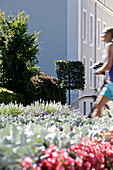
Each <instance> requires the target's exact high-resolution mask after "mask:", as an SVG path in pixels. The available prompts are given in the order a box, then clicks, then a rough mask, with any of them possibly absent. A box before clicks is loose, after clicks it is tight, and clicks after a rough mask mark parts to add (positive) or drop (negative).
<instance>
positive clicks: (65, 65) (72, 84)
mask: <svg viewBox="0 0 113 170" xmlns="http://www.w3.org/2000/svg"><path fill="white" fill-rule="evenodd" d="M55 67H56V73H57V77H58V79H59V83H60V84H61V85H62V86H63V87H64V88H66V89H67V90H69V89H71V90H76V89H79V90H84V84H85V79H84V75H85V73H84V65H83V64H82V62H80V61H65V60H58V61H55Z"/></svg>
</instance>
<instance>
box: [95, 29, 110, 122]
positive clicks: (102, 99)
mask: <svg viewBox="0 0 113 170" xmlns="http://www.w3.org/2000/svg"><path fill="white" fill-rule="evenodd" d="M101 40H102V41H104V42H105V43H106V47H105V54H104V55H103V58H102V59H103V65H102V66H101V67H100V68H98V69H97V70H96V71H95V73H96V74H102V72H105V75H106V78H107V84H106V85H105V86H104V87H103V88H102V90H101V91H100V93H99V96H98V97H97V99H96V101H95V104H94V109H93V113H92V118H93V119H94V118H95V117H96V116H98V117H101V110H102V107H103V106H105V104H106V103H107V102H108V101H109V100H113V27H107V28H104V29H103V31H102V34H101Z"/></svg>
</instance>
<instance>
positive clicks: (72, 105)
mask: <svg viewBox="0 0 113 170" xmlns="http://www.w3.org/2000/svg"><path fill="white" fill-rule="evenodd" d="M102 64H103V63H95V64H94V65H92V66H91V68H92V69H95V70H96V69H97V68H99V67H100V66H102ZM102 74H103V75H105V72H103V73H102ZM106 83H107V82H106V78H105V77H104V82H103V84H102V86H101V88H100V90H98V89H97V88H96V89H95V90H96V91H97V94H93V95H84V96H81V97H78V98H77V99H76V100H75V101H74V102H73V103H72V104H71V107H70V110H72V109H73V108H74V107H75V106H76V105H77V104H78V103H80V102H83V101H85V102H86V103H87V101H88V100H92V104H93V103H94V102H95V100H96V98H97V96H98V94H99V92H100V91H101V89H102V88H103V86H104V85H105V84H106ZM93 109H94V108H93V107H92V108H91V111H90V113H89V114H88V117H89V118H91V114H92V112H93ZM104 110H106V111H107V113H108V116H109V117H112V116H111V108H110V105H109V104H108V103H106V105H105V106H104Z"/></svg>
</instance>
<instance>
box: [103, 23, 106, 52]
mask: <svg viewBox="0 0 113 170" xmlns="http://www.w3.org/2000/svg"><path fill="white" fill-rule="evenodd" d="M105 27H106V23H105V22H103V29H104V28H105ZM105 45H106V43H105V42H103V50H105Z"/></svg>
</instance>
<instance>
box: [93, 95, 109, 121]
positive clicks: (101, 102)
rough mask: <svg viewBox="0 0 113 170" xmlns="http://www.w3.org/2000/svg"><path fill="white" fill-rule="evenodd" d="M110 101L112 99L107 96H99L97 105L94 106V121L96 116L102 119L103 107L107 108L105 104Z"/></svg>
mask: <svg viewBox="0 0 113 170" xmlns="http://www.w3.org/2000/svg"><path fill="white" fill-rule="evenodd" d="M109 100H110V98H108V97H106V96H98V97H97V99H96V101H95V104H94V109H93V113H92V118H93V119H94V118H95V117H96V116H98V117H101V110H102V107H103V106H105V104H106V103H107V102H108V101H109Z"/></svg>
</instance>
